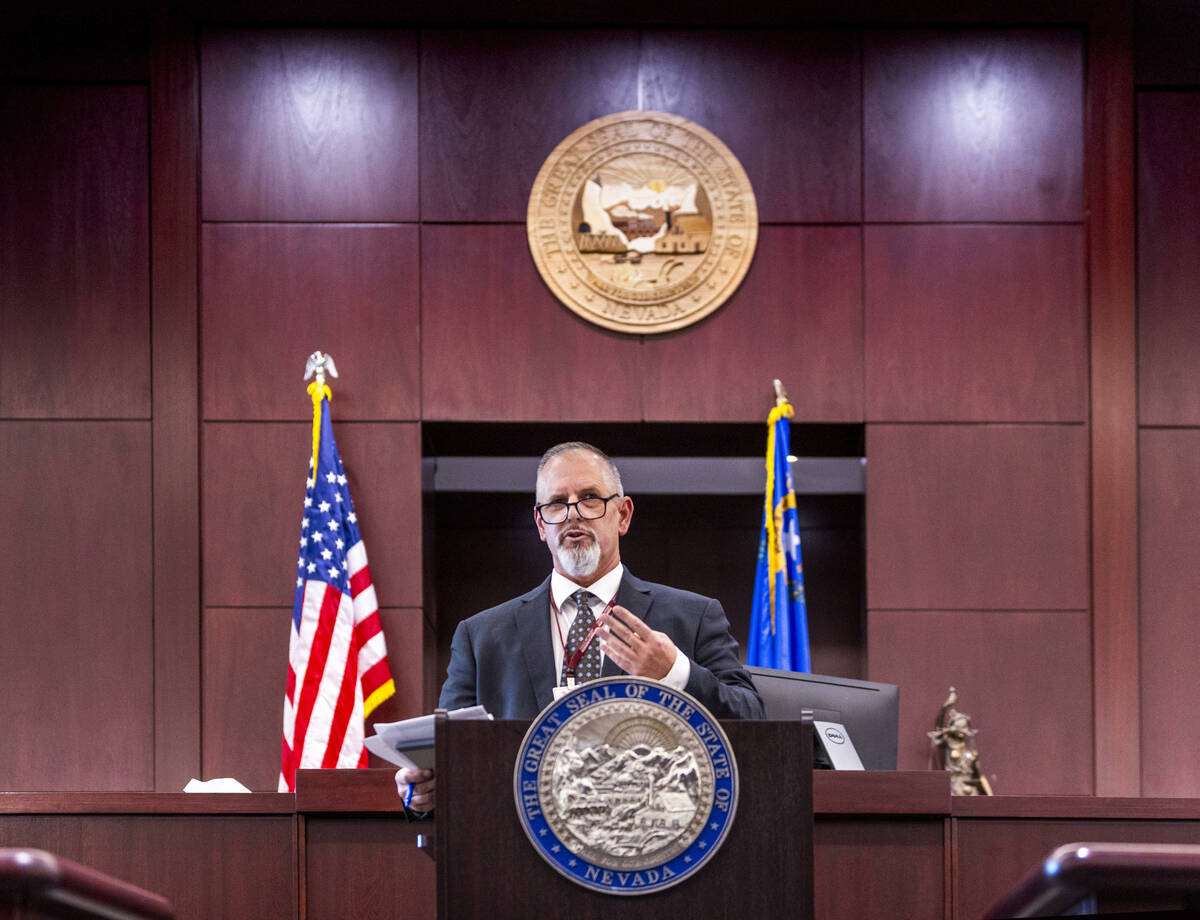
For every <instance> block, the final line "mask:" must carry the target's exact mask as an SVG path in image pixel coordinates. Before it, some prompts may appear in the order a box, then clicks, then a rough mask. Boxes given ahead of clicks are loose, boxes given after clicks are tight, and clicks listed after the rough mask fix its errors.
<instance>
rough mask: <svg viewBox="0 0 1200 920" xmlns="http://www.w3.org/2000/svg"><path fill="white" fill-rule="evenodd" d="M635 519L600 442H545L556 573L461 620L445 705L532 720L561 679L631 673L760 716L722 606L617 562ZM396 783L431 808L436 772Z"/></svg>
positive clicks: (544, 506)
mask: <svg viewBox="0 0 1200 920" xmlns="http://www.w3.org/2000/svg"><path fill="white" fill-rule="evenodd" d="M632 520H633V500H632V499H631V498H629V496H627V495H625V494H624V490H623V489H622V486H621V477H620V473H619V472H618V471H617V468H616V465H615V464H614V463H613V462H612V460H611V459H609V457H608V456H606V455H605V454H604V452H603V451H601V450H599V449H598V448H595V447H593V446H592V445H590V444H585V443H583V442H581V441H570V442H567V443H565V444H558V445H556V446H555V447H552V448H550V449H549V450H548V451H546V453H545V454H544V455H543V456H542V459H541V462H540V463H539V464H538V473H537V503H536V504H535V505H534V523H535V524H536V525H537V529H538V535H539V536H540V537H541V539H542V541H543V542H544V543H545V544H546V545H547V547H548V548H549V550H550V558H551V561H552V563H553V571H552V572H551V575H550V577H549V578H547V579H546V581H544V582H542V584H541V585H539V586H538V587H537V588H535V589H534V590H533V591H531V592H529V593H528V594H525V595H523V596H521V597H518V598H514V599H513V600H510V601H506V602H505V603H503V604H500V605H499V606H498V607H492V608H490V609H488V610H484V611H483V612H482V613H477V614H475V616H473V617H470V618H468V619H466V620H463V621H462V622H461V623H459V624H458V628H457V629H456V630H455V633H454V639H453V641H452V643H451V646H450V665H449V667H448V668H447V674H446V682H445V684H444V685H443V686H442V693H441V698H440V699H439V701H438V705H439V706H440V707H442V708H445V709H458V708H460V707H463V706H472V705H475V704H476V703H479V704H482V705H483V706H484V707H486V708H487V710H488V712H490V713H492V715H493V716H495V717H496V718H498V719H528V720H532V719H533V718H534V717H535V716H536V715H537V714H538V713H539V712H541V710H542V709H543V708H545V707H546V706H547V705H548V704H549V703H550V702H551V700H552V699H553V698H554V688H555V687H556V686H564V685H568V684H570V683H572V682H573V681H574V680H585V679H589V678H591V677H595V676H609V675H617V674H621V673H625V674H631V675H634V676H638V677H648V678H653V679H655V680H661V681H663V682H664V683H665V684H667V685H668V686H670V687H673V688H674V689H677V690H686V691H687V692H688V693H690V694H691V695H692V696H694V697H696V699H698V700H699V701H700V702H701V703H703V704H704V706H705V707H706V708H707V709H708V710H709V711H710V712H712V714H713V715H714V716H716V717H718V718H747V719H753V718H762V717H763V703H762V700H761V698H760V697H759V695H758V691H757V690H755V688H754V683H753V681H752V680H751V679H750V675H749V673H747V671H746V670H745V668H743V667H742V666H741V664H740V663H739V661H738V657H737V642H736V641H735V640H734V638H733V636H732V635H730V633H729V621H728V619H726V617H725V611H724V610H723V609H722V608H721V604H720V603H719V602H718V601H716V600H713V599H712V598H707V597H701V596H700V595H698V594H692V593H691V592H688V591H680V590H679V589H677V588H670V587H667V586H666V585H658V584H653V583H651V582H646V581H642V580H641V579H639V578H635V577H634V576H633V575H632V574H631V573H630V572H629V571H628V570H626V569H625V567H624V566H623V565H622V564H621V553H620V538H621V537H622V536H623V535H624V534H625V533H627V532H628V531H629V526H630V523H631V522H632ZM589 635H594V637H595V638H594V639H593V641H592V642H591V643H588V642H587V639H588V636H589ZM581 645H582V646H583V650H582V651H579V648H580V646H581ZM572 665H574V667H572ZM396 783H397V786H398V787H399V788H400V790H401V792H402V794H407V795H408V798H409V799H410V804H411V807H412V808H413V809H416V810H421V811H428V810H431V809H432V808H433V804H434V801H435V781H434V777H433V773H432V771H429V770H408V769H402V770H400V771H399V772H398V773H397V774H396ZM410 786H411V792H410V789H409V787H410Z"/></svg>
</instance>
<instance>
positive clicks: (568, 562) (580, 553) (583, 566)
mask: <svg viewBox="0 0 1200 920" xmlns="http://www.w3.org/2000/svg"><path fill="white" fill-rule="evenodd" d="M558 561H559V563H560V564H561V565H562V567H563V568H564V569H565V570H566V574H568V575H570V576H571V577H572V578H586V577H587V576H588V575H591V574H592V573H593V572H595V571H596V567H597V566H599V565H600V544H599V543H597V542H596V541H595V539H593V540H592V542H591V543H589V544H587V545H586V546H561V545H560V546H559V547H558Z"/></svg>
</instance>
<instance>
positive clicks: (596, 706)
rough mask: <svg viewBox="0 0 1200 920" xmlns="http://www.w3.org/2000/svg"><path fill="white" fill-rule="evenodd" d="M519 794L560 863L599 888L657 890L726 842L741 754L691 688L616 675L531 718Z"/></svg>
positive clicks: (538, 838) (532, 835)
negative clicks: (682, 690) (736, 753)
mask: <svg viewBox="0 0 1200 920" xmlns="http://www.w3.org/2000/svg"><path fill="white" fill-rule="evenodd" d="M513 794H514V796H515V798H516V805H517V812H518V815H519V816H520V819H521V826H522V827H523V828H524V830H525V834H526V836H528V837H529V840H530V842H531V843H532V844H533V845H534V847H535V848H536V849H537V852H538V853H539V854H540V855H541V856H542V858H543V859H545V860H546V861H547V862H548V863H549V864H550V865H551V866H553V867H554V869H555V870H556V871H558V872H560V873H562V874H563V875H565V876H566V877H567V878H568V879H570V880H571V881H573V882H575V883H577V884H579V885H583V886H585V887H587V888H591V889H593V890H595V891H603V892H607V893H609V894H622V895H638V894H648V893H650V892H654V891H659V890H661V889H663V888H668V887H670V886H671V885H675V884H678V883H679V882H682V881H683V880H684V879H686V878H688V876H690V875H692V874H693V873H695V872H697V871H699V870H700V868H701V867H702V866H704V865H705V863H707V862H708V861H709V860H710V859H711V858H712V857H713V856H714V855H715V854H716V852H717V849H718V848H719V847H720V846H721V844H722V843H723V842H724V841H725V838H726V837H727V836H728V832H729V829H730V827H731V826H732V822H733V818H734V814H735V813H736V811H737V802H738V768H737V760H736V758H735V757H734V756H733V750H732V749H731V747H730V745H729V739H728V738H727V737H726V736H725V732H724V731H723V730H722V728H721V725H720V723H718V722H717V720H716V719H714V718H713V717H712V716H711V715H710V714H709V712H708V710H706V709H705V708H704V707H703V706H701V705H700V703H699V702H697V701H696V700H695V699H693V698H692V697H690V696H688V695H687V694H685V693H679V692H677V691H675V690H672V689H670V688H669V687H667V686H665V685H664V684H661V683H658V682H657V681H651V680H645V679H642V678H637V677H607V678H603V679H600V680H595V681H590V682H588V683H585V684H581V685H579V686H577V687H575V688H574V689H573V690H571V691H570V692H569V693H566V694H565V695H563V696H562V697H561V698H560V699H558V700H556V701H555V702H554V703H552V704H551V705H550V706H547V707H546V708H545V709H544V710H543V711H542V713H541V714H540V715H539V716H538V717H537V719H535V720H534V722H533V724H532V725H531V726H530V727H529V731H528V732H527V733H526V735H525V740H524V741H523V742H522V743H521V748H520V752H519V754H518V756H517V762H516V767H515V769H514V770H513Z"/></svg>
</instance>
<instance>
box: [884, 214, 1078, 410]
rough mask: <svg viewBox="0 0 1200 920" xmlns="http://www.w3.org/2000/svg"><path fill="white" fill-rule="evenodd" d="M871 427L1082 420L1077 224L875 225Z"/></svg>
mask: <svg viewBox="0 0 1200 920" xmlns="http://www.w3.org/2000/svg"><path fill="white" fill-rule="evenodd" d="M865 275H866V315H867V318H866V326H867V336H866V356H867V360H866V368H867V372H866V379H867V383H866V388H867V418H868V419H870V420H872V421H881V422H888V421H921V422H962V421H966V422H976V421H987V422H1077V423H1078V422H1083V421H1084V420H1085V418H1086V414H1087V370H1088V364H1087V355H1088V351H1087V301H1086V291H1085V286H1084V281H1085V277H1086V263H1085V259H1084V246H1083V231H1082V228H1081V227H1080V226H1078V225H1031V226H1012V225H997V224H984V225H968V226H962V225H946V224H940V225H917V226H912V225H908V226H870V227H868V228H867V230H866V272H865Z"/></svg>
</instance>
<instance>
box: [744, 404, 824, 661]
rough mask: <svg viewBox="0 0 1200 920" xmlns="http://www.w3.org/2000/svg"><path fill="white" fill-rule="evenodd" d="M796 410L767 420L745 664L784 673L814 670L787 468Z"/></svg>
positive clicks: (775, 412) (783, 409)
mask: <svg viewBox="0 0 1200 920" xmlns="http://www.w3.org/2000/svg"><path fill="white" fill-rule="evenodd" d="M791 416H792V407H791V406H790V405H789V404H788V403H787V402H786V401H785V400H780V402H779V404H778V405H777V406H776V407H775V408H774V409H772V410H771V414H770V415H769V416H768V417H767V489H766V500H765V502H764V505H763V526H762V536H761V537H760V538H759V541H758V571H757V573H756V574H755V577H754V606H753V608H752V610H751V614H750V642H749V647H748V648H747V650H746V664H748V665H751V666H754V667H760V668H778V669H779V670H781V671H806V672H807V671H811V670H812V658H811V657H810V656H809V651H808V605H807V604H806V603H805V600H804V567H803V566H802V565H801V563H800V525H799V521H798V518H797V514H796V492H795V489H794V488H793V486H792V470H791V467H790V466H789V464H788V454H789V453H790V441H791V437H790V432H789V424H788V419H789V418H791Z"/></svg>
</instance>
